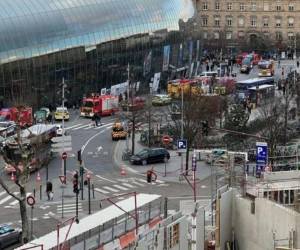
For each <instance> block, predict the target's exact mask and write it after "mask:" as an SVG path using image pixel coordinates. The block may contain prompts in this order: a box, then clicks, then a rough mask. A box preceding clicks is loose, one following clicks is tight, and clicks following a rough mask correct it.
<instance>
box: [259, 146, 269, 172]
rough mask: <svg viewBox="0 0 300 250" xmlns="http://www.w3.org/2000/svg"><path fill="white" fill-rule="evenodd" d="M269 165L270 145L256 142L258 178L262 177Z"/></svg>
mask: <svg viewBox="0 0 300 250" xmlns="http://www.w3.org/2000/svg"><path fill="white" fill-rule="evenodd" d="M267 164H268V144H267V143H266V142H256V176H260V174H261V172H263V171H264V170H265V167H266V166H267Z"/></svg>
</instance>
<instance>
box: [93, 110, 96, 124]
mask: <svg viewBox="0 0 300 250" xmlns="http://www.w3.org/2000/svg"><path fill="white" fill-rule="evenodd" d="M92 122H93V125H94V127H95V126H96V113H95V114H94V115H93V116H92Z"/></svg>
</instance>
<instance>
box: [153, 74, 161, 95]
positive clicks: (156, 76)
mask: <svg viewBox="0 0 300 250" xmlns="http://www.w3.org/2000/svg"><path fill="white" fill-rule="evenodd" d="M159 81H160V72H159V73H155V74H154V77H153V85H152V91H153V92H157V90H158V87H159Z"/></svg>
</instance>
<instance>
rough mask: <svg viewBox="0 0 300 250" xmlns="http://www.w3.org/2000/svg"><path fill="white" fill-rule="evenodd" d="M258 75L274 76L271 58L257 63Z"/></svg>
mask: <svg viewBox="0 0 300 250" xmlns="http://www.w3.org/2000/svg"><path fill="white" fill-rule="evenodd" d="M258 69H259V73H258V76H259V77H265V76H274V71H275V69H274V61H273V60H268V61H267V60H263V61H260V62H259V63H258Z"/></svg>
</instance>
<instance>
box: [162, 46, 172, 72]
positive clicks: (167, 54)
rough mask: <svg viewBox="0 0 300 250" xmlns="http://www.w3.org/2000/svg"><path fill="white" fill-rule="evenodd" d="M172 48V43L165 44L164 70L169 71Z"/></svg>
mask: <svg viewBox="0 0 300 250" xmlns="http://www.w3.org/2000/svg"><path fill="white" fill-rule="evenodd" d="M170 50H171V46H170V45H166V46H164V56H163V68H162V70H163V71H167V70H168V69H169V62H170Z"/></svg>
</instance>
